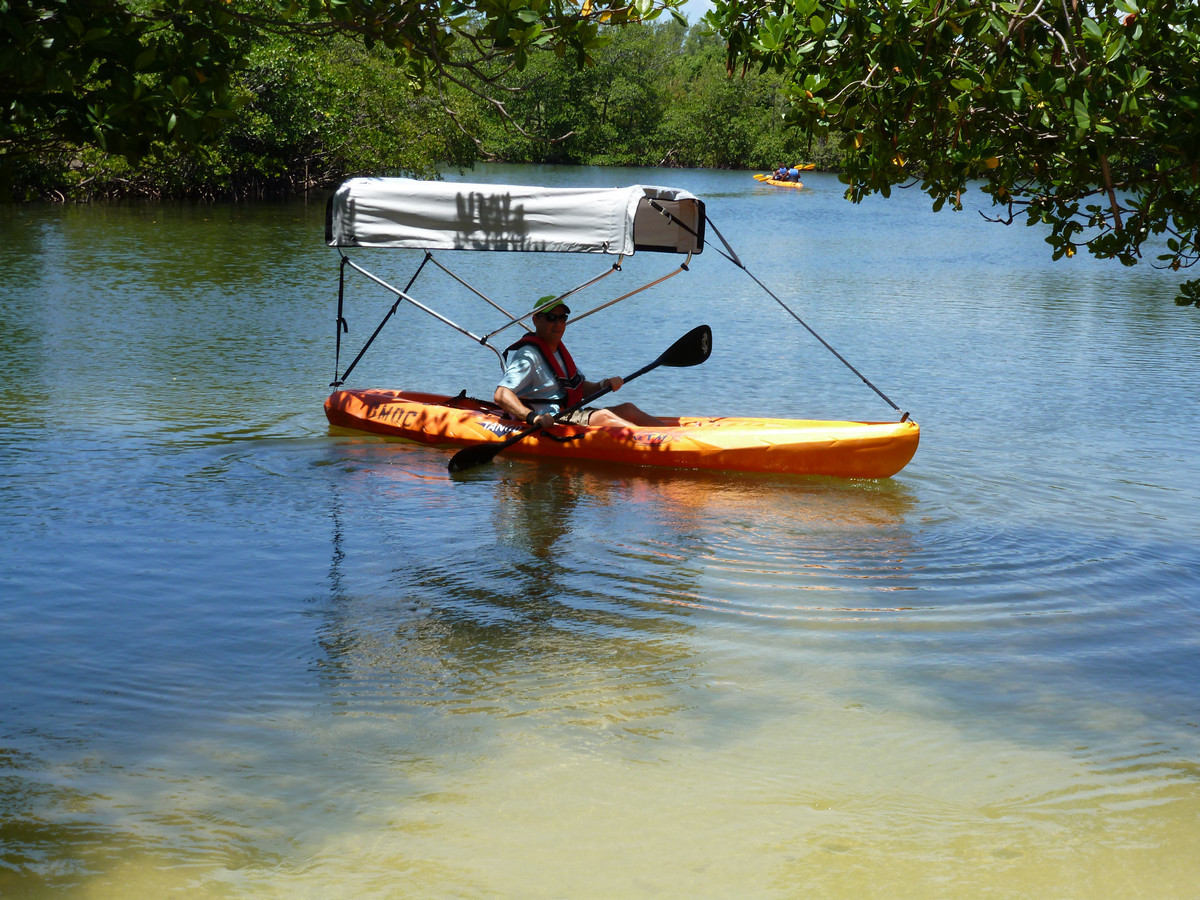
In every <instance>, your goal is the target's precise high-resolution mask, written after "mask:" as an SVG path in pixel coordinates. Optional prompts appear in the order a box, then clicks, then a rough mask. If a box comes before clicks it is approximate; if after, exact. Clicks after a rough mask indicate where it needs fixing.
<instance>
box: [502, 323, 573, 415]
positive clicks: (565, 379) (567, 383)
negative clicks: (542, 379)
mask: <svg viewBox="0 0 1200 900" xmlns="http://www.w3.org/2000/svg"><path fill="white" fill-rule="evenodd" d="M525 345H528V346H531V347H534V348H536V349H537V351H538V352H539V353H540V354H542V359H544V360H545V361H546V365H548V366H549V367H550V370H551V371H552V372H553V373H554V377H555V378H556V379H557V380H558V386H559V387H560V388H562V390H563V393H564V394H566V398H567V399H566V404H565V405H566V406H574V405H575V404H576V403H579V402H580V401H582V400H583V376H582V375H580V374H579V370H578V369H577V368H576V367H575V360H573V359H571V354H570V352H569V351H568V350H567V345H566V344H564V343H562V342H561V341H559V344H558V353H553V352H551V350H550V347H549V345H548V344H547V343H546V342H545V341H544V340H542V339H541V338H540V337H538V336H537V335H536V334H527V335H525V336H524V337H523V338H521V339H520V340H519V341H517V342H516V343H515V344H513V345H512V346H511V347H509V348H508V349H507V350H505V351H504V361H505V362H506V363H507V362H508V354H509V353H510V352H511V351H513V350H515V349H516V348H517V347H521V346H525ZM560 353H561V354H562V364H560V363H559V361H558V357H559V354H560ZM563 364H565V365H566V371H563ZM521 400H522V402H525V398H524V397H522V398H521ZM535 402H536V401H535Z"/></svg>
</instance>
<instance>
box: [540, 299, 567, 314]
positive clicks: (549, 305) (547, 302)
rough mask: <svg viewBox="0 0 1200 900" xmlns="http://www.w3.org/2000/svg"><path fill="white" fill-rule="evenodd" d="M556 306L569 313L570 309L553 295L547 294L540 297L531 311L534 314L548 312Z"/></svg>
mask: <svg viewBox="0 0 1200 900" xmlns="http://www.w3.org/2000/svg"><path fill="white" fill-rule="evenodd" d="M556 306H561V307H562V308H563V309H564V310H566V311H567V312H570V311H571V307H569V306H567V304H565V303H563V302H562V301H561V300H559V299H558V296H557V295H555V294H547V295H546V296H545V297H542V298H541V299H540V300H538V302H537V303H536V304H535V305H534V307H533V311H534V312H535V313H539V312H549V311H550V310H552V309H554V307H556Z"/></svg>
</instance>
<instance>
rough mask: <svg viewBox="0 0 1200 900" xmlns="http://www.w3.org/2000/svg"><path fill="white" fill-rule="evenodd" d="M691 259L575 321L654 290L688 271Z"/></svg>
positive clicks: (582, 314)
mask: <svg viewBox="0 0 1200 900" xmlns="http://www.w3.org/2000/svg"><path fill="white" fill-rule="evenodd" d="M691 259H692V254H691V253H688V256H687V259H685V260H684V261H683V262H681V263H680V264H679V265H678V266H677V267H676V268H674V269H672V270H671V271H670V272H668V273H667V274H666V275H663V276H662V277H661V278H655V279H654V280H653V281H649V282H647V283H646V284H643V285H642V286H641V287H639V288H634V289H633V290H632V291H630V292H629V293H627V294H622V295H621V296H620V297H614V298H613V299H612V300H609V301H608V302H607V303H601V304H600V305H599V306H597V307H596V308H595V309H589V310H588V311H587V312H585V313H580V314H579V315H578V316H575V317H574V321H576V322H578V321H579V320H580V319H586V318H587V317H588V316H590V315H594V314H595V313H598V312H600V310H602V309H608V308H609V307H610V306H613V305H614V304H617V303H620V302H621V301H622V300H628V299H629V298H630V297H632V296H633V295H634V294H640V293H641V292H642V291H644V290H646V289H647V288H652V287H654V286H655V285H659V284H662V283H663V282H664V281H666V280H667V279H668V278H674V277H675V276H676V275H678V274H679V273H680V272H686V271H688V263H689V262H691Z"/></svg>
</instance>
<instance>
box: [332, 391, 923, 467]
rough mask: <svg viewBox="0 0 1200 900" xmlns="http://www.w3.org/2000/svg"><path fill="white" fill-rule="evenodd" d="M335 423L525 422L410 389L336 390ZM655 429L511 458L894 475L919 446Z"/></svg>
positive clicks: (460, 434) (450, 433)
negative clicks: (538, 457) (533, 457)
mask: <svg viewBox="0 0 1200 900" xmlns="http://www.w3.org/2000/svg"><path fill="white" fill-rule="evenodd" d="M325 416H326V418H328V419H329V422H330V424H332V425H336V426H339V427H342V428H351V429H354V430H356V431H365V432H369V433H371V434H380V435H387V436H390V437H397V438H404V439H406V440H410V441H417V442H420V443H424V444H433V445H437V446H467V445H473V444H481V443H500V442H502V441H503V440H505V439H506V438H508V437H510V436H512V435H514V434H516V433H518V432H520V431H523V430H525V428H526V425H525V423H524V422H517V421H515V420H513V419H510V418H507V417H505V416H504V415H503V414H502V412H501V411H500V409H499V408H498V407H497V406H495V405H493V404H491V403H487V402H484V401H481V400H476V399H473V398H470V397H461V396H460V397H445V396H442V395H439V394H422V393H415V392H411V391H396V390H382V389H360V390H342V391H335V392H334V393H333V394H331V395H330V396H329V398H328V399H327V400H326V401H325ZM663 421H664V422H666V423H667V424H666V425H664V426H662V427H654V428H633V429H629V428H590V427H582V426H578V425H557V426H555V427H554V428H552V429H549V431H548V432H543V433H538V434H533V435H530V436H529V437H527V438H525V439H524V440H523V441H520V442H519V443H517V444H514V445H513V446H512V447H511V448H510V449H508V450H506V451H505V452H506V453H507V454H511V455H513V456H546V457H558V458H563V459H571V460H602V461H606V462H615V463H625V464H630V465H638V466H660V467H667V468H678V469H712V470H724V471H735V472H778V473H790V474H795V475H832V476H837V477H841V478H888V477H890V476H892V475H895V474H896V473H897V472H899V471H900V470H901V469H903V468H904V467H905V466H906V465H907V464H908V462H909V460H911V459H912V458H913V454H914V453H916V452H917V443H918V441H919V440H920V433H921V432H920V428H919V427H918V426H917V423H916V422H912V421H908V422H826V421H813V420H807V419H755V418H731V417H720V418H711V417H710V418H705V417H694V416H680V417H678V418H670V419H664V420H663Z"/></svg>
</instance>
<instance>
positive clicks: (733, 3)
mask: <svg viewBox="0 0 1200 900" xmlns="http://www.w3.org/2000/svg"><path fill="white" fill-rule="evenodd" d="M707 20H708V21H709V22H710V24H712V25H713V27H714V28H716V29H717V30H718V31H719V32H720V33H721V35H722V36H723V37H724V38H725V39H726V40H727V41H728V54H729V63H730V66H731V68H742V67H748V68H751V69H754V70H758V71H764V72H768V71H769V72H775V73H778V74H780V75H782V76H784V77H785V79H786V86H787V90H788V92H789V95H790V100H791V103H790V107H789V121H791V122H793V123H795V124H796V125H798V126H799V127H801V128H802V129H804V130H805V131H806V132H807V133H810V134H814V135H825V134H832V133H834V132H841V133H842V134H843V135H844V139H843V142H842V149H843V151H844V154H845V159H844V164H843V167H842V171H843V178H844V180H845V182H846V183H847V185H848V188H847V196H848V197H849V198H850V199H852V200H855V201H857V200H860V199H861V198H863V197H864V196H866V195H868V194H871V193H874V192H879V193H882V194H884V195H886V194H887V193H888V192H889V190H890V189H891V187H892V186H894V185H900V184H906V183H919V184H920V185H921V187H922V188H923V189H924V190H925V191H927V192H928V194H929V195H930V197H932V198H933V206H934V207H935V208H941V207H942V206H943V205H945V204H950V205H951V206H956V205H957V204H958V200H959V197H960V195H961V192H962V191H963V190H964V189H965V188H966V186H967V184H968V182H970V181H973V180H976V179H979V180H982V182H983V184H984V190H985V191H986V192H987V193H988V194H990V195H991V197H992V198H993V203H994V204H995V205H996V207H997V208H998V211H997V215H996V218H997V219H998V220H1000V221H1004V222H1011V221H1014V220H1016V219H1018V218H1024V219H1025V221H1027V222H1029V223H1030V224H1032V223H1044V224H1046V225H1048V226H1049V227H1050V234H1049V237H1048V238H1047V241H1048V242H1049V243H1050V244H1051V246H1052V247H1053V253H1054V256H1055V258H1058V257H1059V256H1063V255H1066V256H1070V255H1073V254H1075V253H1076V252H1078V250H1079V249H1080V248H1081V247H1083V248H1086V249H1087V250H1088V251H1090V252H1091V253H1093V254H1094V255H1096V256H1098V257H1102V258H1115V259H1119V260H1120V261H1121V262H1122V263H1124V264H1126V265H1133V264H1135V263H1136V262H1138V261H1139V260H1140V259H1141V258H1142V257H1143V254H1144V253H1146V252H1149V253H1151V254H1158V259H1159V260H1160V263H1159V264H1160V265H1165V266H1169V267H1170V268H1172V269H1186V268H1188V267H1190V266H1192V265H1194V264H1195V263H1196V262H1197V260H1198V259H1200V249H1198V247H1197V239H1198V237H1200V234H1198V229H1200V175H1198V165H1200V121H1198V114H1200V5H1197V4H1195V3H1149V4H1142V5H1138V4H1137V3H1135V2H1131V0H1112V2H1091V3H1088V2H1084V0H1055V2H1045V0H1013V2H983V0H905V2H903V3H899V2H870V3H868V2H860V0H754V2H748V0H715V4H714V9H713V11H712V12H711V13H710V14H709V16H708V17H707ZM1179 302H1181V303H1195V304H1196V305H1200V279H1196V280H1191V281H1189V282H1187V283H1185V284H1184V285H1183V287H1182V290H1181V296H1180V299H1179Z"/></svg>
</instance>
